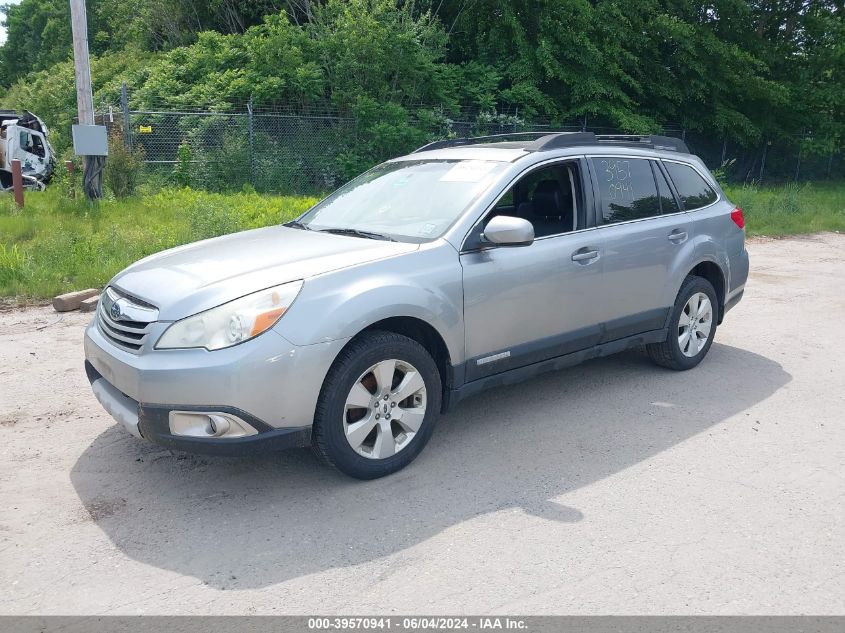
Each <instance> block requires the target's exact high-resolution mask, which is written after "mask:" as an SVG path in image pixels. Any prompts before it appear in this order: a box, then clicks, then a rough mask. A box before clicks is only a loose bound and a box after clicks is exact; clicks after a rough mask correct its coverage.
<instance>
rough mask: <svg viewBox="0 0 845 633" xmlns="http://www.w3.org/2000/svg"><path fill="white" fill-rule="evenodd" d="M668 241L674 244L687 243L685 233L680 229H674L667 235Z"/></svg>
mask: <svg viewBox="0 0 845 633" xmlns="http://www.w3.org/2000/svg"><path fill="white" fill-rule="evenodd" d="M669 241H670V242H674V243H675V244H682V243H683V242H686V241H687V232H686V231H682V230H681V229H675V230H674V231H672V232H671V233H669Z"/></svg>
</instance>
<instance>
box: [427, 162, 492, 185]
mask: <svg viewBox="0 0 845 633" xmlns="http://www.w3.org/2000/svg"><path fill="white" fill-rule="evenodd" d="M495 168H496V162H495V161H490V160H462V161H461V162H460V163H458V164H457V165H455V166H454V167H452V169H450V170H449V171H447V172H446V173H445V174H443V176H441V177H440V181H441V182H480V181H481V179H482V178H484V177H485V176H486V175H487V174H489V173H490V172H491V171H493V169H495Z"/></svg>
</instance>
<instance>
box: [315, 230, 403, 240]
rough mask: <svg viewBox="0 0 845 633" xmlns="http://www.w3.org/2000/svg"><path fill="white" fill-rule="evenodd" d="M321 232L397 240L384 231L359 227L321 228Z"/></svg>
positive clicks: (371, 238)
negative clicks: (365, 229) (377, 231)
mask: <svg viewBox="0 0 845 633" xmlns="http://www.w3.org/2000/svg"><path fill="white" fill-rule="evenodd" d="M319 232H320V233H333V234H335V235H351V236H352V237H365V238H367V239H369V240H385V241H387V242H395V241H396V240H394V239H393V238H392V237H388V236H387V235H383V234H382V233H374V232H373V231H361V230H359V229H340V228H338V229H319Z"/></svg>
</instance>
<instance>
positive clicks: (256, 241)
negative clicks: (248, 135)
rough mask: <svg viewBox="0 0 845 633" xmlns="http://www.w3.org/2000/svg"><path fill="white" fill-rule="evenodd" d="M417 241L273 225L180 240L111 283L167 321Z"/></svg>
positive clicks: (400, 249)
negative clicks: (181, 243)
mask: <svg viewBox="0 0 845 633" xmlns="http://www.w3.org/2000/svg"><path fill="white" fill-rule="evenodd" d="M418 248H419V246H418V245H417V244H406V243H403V242H388V241H382V240H370V239H365V238H360V237H350V236H345V235H333V234H330V233H317V232H314V231H305V230H302V229H294V228H289V227H285V226H272V227H267V228H263V229H256V230H253V231H244V232H242V233H234V234H231V235H225V236H223V237H218V238H214V239H210V240H204V241H202V242H196V243H194V244H187V245H185V246H179V247H177V248H173V249H170V250H167V251H163V252H161V253H157V254H156V255H151V256H150V257H147V258H145V259H142V260H140V261H139V262H137V263H135V264H133V265H132V266H130V267H129V268H127V269H126V270H124V271H123V272H121V273H119V274H118V275H117V276H116V277H115V278H114V279H113V280H112V281H111V284H110V285H113V286H115V287H117V288H118V289H120V290H123V291H124V292H126V293H128V294H130V295H132V296H134V297H137V298H138V299H141V300H143V301H146V302H148V303H151V304H152V305H154V306H156V307H157V308H158V309H159V319H160V320H162V321H172V320H176V319H181V318H183V317H186V316H189V315H191V314H196V313H197V312H201V311H202V310H207V309H209V308H213V307H214V306H217V305H220V304H221V303H225V302H227V301H231V300H232V299H236V298H238V297H242V296H244V295H247V294H249V293H251V292H256V291H258V290H263V289H264V288H269V287H270V286H275V285H278V284H282V283H286V282H288V281H296V280H298V279H307V278H308V277H312V276H314V275H319V274H322V273H327V272H329V271H332V270H337V269H339V268H346V267H349V266H355V265H358V264H363V263H366V262H370V261H374V260H377V259H384V258H386V257H392V256H395V255H401V254H403V253H409V252H412V251H415V250H417V249H418Z"/></svg>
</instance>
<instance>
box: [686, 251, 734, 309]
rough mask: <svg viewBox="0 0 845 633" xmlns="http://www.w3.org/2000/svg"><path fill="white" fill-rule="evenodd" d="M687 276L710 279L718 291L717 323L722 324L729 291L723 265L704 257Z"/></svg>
mask: <svg viewBox="0 0 845 633" xmlns="http://www.w3.org/2000/svg"><path fill="white" fill-rule="evenodd" d="M687 276H695V277H701V278H702V279H706V280H707V281H709V282H710V284H711V285H712V286H713V289H714V290H715V291H716V300H717V303H718V309H719V315H718V318H717V319H716V323H717V324H720V323H721V322H722V317H723V316H724V314H725V296H726V293H727V278H726V275H725V272H724V271H723V270H722V267H721V266H720V265H719V264H718V263H716V262H715V261H714V260H712V259H704V260H702V261H700V262H698V263H697V264H696V265H695V266H693V267H692V268H691V269H690V271H689V272H688V273H687Z"/></svg>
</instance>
